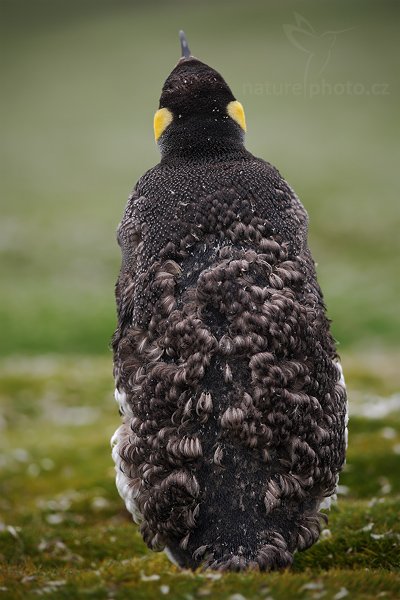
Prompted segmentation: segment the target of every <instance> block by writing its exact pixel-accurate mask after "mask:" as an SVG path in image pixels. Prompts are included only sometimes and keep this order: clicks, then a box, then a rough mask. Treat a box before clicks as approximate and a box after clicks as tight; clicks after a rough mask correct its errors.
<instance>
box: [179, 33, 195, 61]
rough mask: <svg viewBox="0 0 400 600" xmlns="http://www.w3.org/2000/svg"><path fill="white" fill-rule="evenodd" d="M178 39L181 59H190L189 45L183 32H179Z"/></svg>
mask: <svg viewBox="0 0 400 600" xmlns="http://www.w3.org/2000/svg"><path fill="white" fill-rule="evenodd" d="M179 39H180V41H181V51H182V58H190V57H191V56H192V55H191V53H190V48H189V44H188V41H187V39H186V35H185V32H184V31H182V30H181V31H180V32H179Z"/></svg>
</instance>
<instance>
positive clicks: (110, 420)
mask: <svg viewBox="0 0 400 600" xmlns="http://www.w3.org/2000/svg"><path fill="white" fill-rule="evenodd" d="M398 358H399V357H398V356H392V355H390V354H386V355H381V356H380V360H381V361H382V363H383V364H385V365H386V369H381V365H380V361H379V360H377V359H376V357H371V356H365V355H364V356H362V355H359V356H357V357H355V356H354V355H352V356H349V357H347V356H346V355H345V356H344V361H343V362H344V364H345V367H346V375H347V379H348V383H349V387H350V390H351V391H350V400H351V407H352V412H353V416H352V418H351V420H350V437H349V440H350V443H349V451H348V460H347V465H346V467H345V470H344V472H343V474H342V476H341V480H340V484H341V486H342V487H341V488H340V491H341V494H340V495H339V501H338V504H337V505H336V506H334V507H333V508H332V510H331V512H330V515H329V523H328V525H327V526H326V529H325V531H324V533H323V535H322V539H321V541H320V542H318V543H317V544H316V545H314V546H313V547H312V548H311V549H310V550H308V551H306V552H304V553H299V554H297V555H296V557H295V562H294V566H293V569H292V570H291V571H287V572H284V573H273V574H257V573H248V574H242V575H240V574H228V575H223V576H221V575H220V574H215V573H194V574H193V573H191V572H189V571H180V570H178V569H176V568H175V567H174V566H172V565H171V563H169V561H168V560H167V558H166V557H165V556H164V555H163V554H155V553H152V552H150V551H148V550H147V548H146V547H145V545H144V543H143V542H142V540H141V538H140V535H139V534H138V531H137V528H136V526H135V525H134V524H132V523H131V521H130V518H129V516H128V514H127V513H126V511H125V509H124V506H123V503H122V500H121V499H120V498H119V496H118V494H117V492H116V488H115V485H114V470H113V465H112V461H111V456H110V448H109V438H110V437H111V435H112V433H113V431H114V430H115V429H116V427H117V426H118V424H119V417H118V414H117V406H116V404H115V402H114V400H113V398H112V381H111V357H108V358H91V357H84V356H82V357H74V358H73V357H69V358H68V357H61V356H58V357H56V356H53V357H51V356H47V357H46V356H43V357H36V358H34V359H29V358H21V357H19V358H18V357H10V358H8V359H3V360H2V362H1V363H0V366H1V379H0V386H1V387H0V394H1V396H0V400H1V406H2V428H3V431H2V437H1V444H0V515H1V517H0V597H2V596H3V597H5V598H7V599H10V600H13V599H22V598H37V597H38V595H39V596H41V595H43V596H47V597H50V598H55V599H58V598H60V599H61V598H68V599H69V598H96V599H97V598H115V599H123V598H135V599H136V598H138V599H140V598H143V599H145V598H146V599H147V598H160V597H163V596H164V595H165V597H167V598H173V599H179V600H190V599H191V598H193V599H197V598H203V597H210V598H218V599H219V598H221V599H225V598H226V599H232V600H241V596H242V597H244V598H246V599H251V598H254V599H260V600H266V599H267V598H273V599H274V600H286V599H287V598H299V599H304V600H308V599H310V600H311V599H313V598H315V599H317V598H322V597H324V598H326V599H328V600H329V599H334V598H335V597H336V598H337V597H340V594H341V593H342V594H344V593H345V591H347V592H348V593H347V596H346V597H349V598H359V599H360V600H363V599H369V598H371V599H372V598H374V599H375V598H377V597H379V598H380V597H382V598H390V599H393V600H394V599H397V598H398V589H399V586H400V559H399V554H400V553H399V550H400V522H399V519H398V515H399V511H400V476H399V473H400V417H399V414H398V413H397V414H396V413H389V414H387V415H386V416H385V417H384V418H380V419H368V418H365V417H362V416H357V415H359V414H360V412H362V411H361V408H362V407H363V406H364V404H365V402H366V401H367V399H366V398H365V397H366V394H367V393H368V394H369V395H375V396H376V397H377V400H376V402H379V401H380V402H381V403H384V402H385V398H387V397H391V396H392V395H393V393H395V392H396V390H398V389H399V387H400V378H399V374H398V372H397V368H396V366H397V364H398ZM366 390H368V392H367V391H366ZM353 398H354V402H353V401H352V400H353ZM379 398H381V400H379ZM342 588H344V590H343V589H342ZM235 594H236V596H235ZM238 594H241V596H240V595H239V596H238ZM338 594H339V596H337V595H338ZM343 597H345V596H343Z"/></svg>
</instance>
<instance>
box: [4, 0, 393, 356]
mask: <svg viewBox="0 0 400 600" xmlns="http://www.w3.org/2000/svg"><path fill="white" fill-rule="evenodd" d="M0 11H1V19H0V28H1V31H0V33H1V36H0V39H1V43H2V50H3V51H2V52H1V53H0V65H1V69H2V94H1V113H2V116H3V122H2V135H1V140H0V165H1V169H2V173H1V178H0V181H1V184H0V185H1V190H0V202H1V213H2V218H1V224H0V239H1V244H0V270H1V277H2V294H1V307H0V320H1V323H2V335H1V340H0V353H1V354H3V355H5V354H9V353H31V354H34V353H35V352H40V353H48V352H61V353H76V352H78V353H86V352H89V353H93V352H95V353H104V352H105V351H106V349H107V344H108V340H109V338H110V336H111V334H112V331H113V329H114V324H115V312H114V300H113V285H114V281H115V279H116V276H117V272H118V268H119V251H118V247H117V244H116V242H115V233H114V232H115V229H116V226H117V224H118V222H119V220H120V217H121V215H122V211H123V208H124V205H125V202H126V198H127V196H128V194H129V192H130V190H131V188H132V187H133V185H134V183H135V182H136V180H137V179H138V178H139V177H140V175H142V174H143V172H144V171H145V170H146V169H147V168H149V167H151V166H152V165H154V164H155V163H156V162H157V161H158V159H159V155H158V151H157V149H156V147H155V144H154V142H153V134H152V116H153V112H154V110H155V109H156V108H157V106H158V98H159V94H160V90H161V86H162V83H163V81H164V79H165V78H166V76H167V75H168V73H169V72H170V70H171V68H172V67H173V66H174V64H175V62H176V60H177V58H178V54H179V49H178V38H177V31H178V29H179V28H181V27H183V28H185V29H186V32H187V35H188V38H189V41H190V43H191V46H192V49H193V52H194V53H195V54H196V55H198V56H199V57H200V58H202V59H203V60H204V61H206V62H209V63H210V64H211V65H213V66H215V67H216V68H217V69H219V70H220V71H221V72H222V73H223V75H224V76H225V77H226V79H227V81H228V82H229V83H230V84H231V86H232V89H233V90H234V92H235V94H236V95H237V97H238V98H239V99H240V100H242V102H243V104H244V105H245V109H246V116H247V121H248V135H247V146H248V148H249V149H250V150H251V151H252V152H254V153H255V154H256V155H258V156H262V157H264V158H266V159H268V160H270V161H271V162H273V163H274V164H276V165H277V166H278V167H279V169H280V170H281V171H282V173H283V174H284V175H285V177H287V179H288V181H289V182H290V183H291V184H292V185H293V187H294V188H295V189H296V191H297V192H298V194H299V195H300V197H301V199H302V200H303V203H304V204H305V206H306V208H307V210H308V211H309V213H310V218H311V233H310V241H311V246H312V249H313V252H314V256H315V258H316V260H317V261H318V263H319V276H320V281H321V284H322V287H323V290H324V293H325V296H326V300H327V304H328V307H329V313H330V315H331V317H332V318H333V327H334V332H335V335H336V337H337V338H338V339H339V340H340V342H341V344H342V346H343V347H344V348H350V347H351V348H366V347H374V346H375V347H379V346H384V345H388V344H389V345H392V346H393V345H395V344H396V343H397V340H398V337H399V332H400V312H399V311H398V310H397V303H398V302H397V301H398V297H399V293H400V287H399V286H400V280H399V277H397V276H396V275H397V272H398V258H397V257H398V254H399V243H400V241H399V240H400V237H399V235H398V228H399V220H400V212H399V209H398V197H399V178H398V163H399V144H398V135H397V131H396V127H395V124H396V123H397V118H398V104H399V86H398V78H397V70H398V65H397V55H398V52H397V36H398V31H397V29H398V27H397V22H398V19H397V17H398V12H399V7H398V6H396V4H395V3H393V2H390V1H389V0H384V1H383V2H379V3H377V2H374V1H372V0H368V1H366V2H364V1H363V2H361V0H358V1H353V2H351V3H350V2H348V1H345V0H338V1H337V2H335V3H323V4H321V3H319V2H317V1H315V0H302V2H300V3H299V2H298V1H297V0H287V1H285V2H277V1H276V0H274V1H273V2H269V3H266V2H263V1H262V0H251V1H250V2H238V1H234V2H228V1H227V0H224V1H222V2H219V3H211V1H210V0H209V1H206V2H202V3H194V2H187V3H182V2H168V3H147V4H145V5H141V4H139V3H135V2H123V1H122V0H115V1H113V2H109V1H108V0H97V1H96V2H94V1H91V0H83V1H82V2H77V1H76V0H71V1H70V2H67V1H66V0H58V1H57V2H54V1H49V0H36V1H31V0H15V1H13V2H11V1H9V2H8V1H7V0H4V1H2V2H1V3H0ZM294 13H299V14H300V15H301V16H302V17H304V18H305V19H307V20H308V21H309V22H310V24H311V25H312V27H314V29H315V30H316V32H317V33H318V34H320V33H324V32H326V31H339V30H345V29H349V28H350V31H347V32H342V33H340V34H338V37H337V40H336V43H335V45H334V47H333V48H332V52H331V58H330V59H329V61H328V63H327V65H326V67H325V69H324V70H323V72H322V74H320V75H317V74H315V73H314V72H311V73H310V76H309V83H310V84H311V83H312V84H317V85H320V86H322V85H323V82H325V83H326V84H328V86H329V85H334V84H339V86H340V85H341V83H343V82H350V84H351V85H353V84H360V85H361V86H364V88H363V89H365V93H364V92H363V93H362V94H356V93H344V94H343V93H342V94H341V93H340V91H339V93H336V94H335V93H333V94H329V93H327V91H325V92H323V91H321V93H319V94H317V95H316V96H314V97H312V98H310V96H309V94H308V91H307V90H308V88H305V89H306V92H307V93H306V94H305V95H304V94H302V93H301V94H300V95H299V94H297V93H295V92H292V91H291V90H292V87H291V86H293V85H294V84H296V83H300V84H302V82H303V80H304V73H305V64H306V58H307V55H306V54H305V53H304V52H303V51H301V50H300V49H299V48H296V47H295V46H294V45H293V44H292V43H291V42H290V41H289V39H288V38H287V36H286V34H285V32H284V29H283V26H284V24H293V23H294V22H295V14H294ZM315 52H316V57H317V59H318V60H321V59H323V58H324V56H325V53H326V50H324V49H323V48H322V49H321V48H320V47H319V46H317V48H316V50H315ZM374 84H379V85H380V84H383V85H384V88H382V89H381V88H379V89H378V92H379V93H371V90H372V88H371V86H372V85H374ZM268 85H275V89H276V90H277V91H275V92H273V91H272V92H271V91H268ZM280 85H284V86H285V85H286V86H289V88H288V89H289V91H288V92H287V93H283V94H282V93H280V92H279V89H280V88H279V86H280ZM322 89H323V88H322V87H321V90H322ZM328 89H329V87H328ZM379 90H381V91H379ZM382 90H383V91H382ZM367 92H369V93H367Z"/></svg>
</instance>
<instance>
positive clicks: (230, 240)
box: [112, 33, 347, 571]
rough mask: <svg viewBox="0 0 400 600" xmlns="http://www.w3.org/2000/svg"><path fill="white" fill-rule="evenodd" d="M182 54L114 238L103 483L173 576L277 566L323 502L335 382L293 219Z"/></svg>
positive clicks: (333, 359)
mask: <svg viewBox="0 0 400 600" xmlns="http://www.w3.org/2000/svg"><path fill="white" fill-rule="evenodd" d="M181 45H182V58H181V59H180V60H179V62H178V64H177V65H176V67H175V68H174V69H173V70H172V72H171V74H170V75H169V77H168V78H167V80H166V82H165V83H164V86H163V88H162V93H161V98H160V106H159V109H158V110H157V112H156V114H155V118H154V133H155V138H156V141H157V142H158V145H159V148H160V150H161V161H160V163H159V164H158V165H156V166H155V167H153V168H152V169H150V170H149V171H147V173H145V174H144V175H143V176H142V177H141V178H140V180H139V181H138V183H137V184H136V186H135V189H134V191H133V193H132V195H131V196H130V198H129V201H128V204H127V206H126V209H125V213H124V215H123V219H122V221H121V223H120V225H119V228H118V242H119V245H120V247H121V252H122V265H121V271H120V275H119V278H118V281H117V285H116V301H117V310H118V326H117V330H116V332H115V334H114V338H113V350H114V375H115V383H116V392H115V395H116V400H117V401H118V403H119V406H120V411H121V413H122V416H123V423H122V425H121V426H120V427H119V429H118V430H117V431H116V433H115V435H114V436H113V440H112V444H113V458H114V461H115V464H116V473H117V475H116V481H117V487H118V490H119V493H120V494H121V496H122V497H123V499H124V501H125V503H126V506H127V509H128V510H129V511H130V512H131V513H132V515H133V518H134V520H135V521H136V522H137V523H139V524H140V531H141V533H142V536H143V538H144V540H145V542H146V544H147V545H148V546H149V547H150V548H151V549H153V550H156V551H159V550H165V551H166V553H167V554H168V556H169V557H170V558H171V560H173V561H174V562H175V563H176V564H178V565H180V566H182V567H185V568H193V569H194V568H197V567H199V566H203V567H205V568H207V567H208V568H212V569H218V570H235V571H240V570H245V569H259V570H272V569H280V568H285V567H288V566H289V565H290V564H291V563H292V560H293V553H294V552H295V551H296V550H303V549H305V548H308V547H309V546H311V545H312V544H313V543H314V542H315V541H316V540H317V539H318V537H319V533H320V520H321V517H322V514H321V513H320V512H319V510H320V507H321V504H322V503H323V502H324V501H326V499H328V498H329V497H330V496H332V495H333V494H334V493H335V489H336V486H337V482H338V475H339V472H340V470H341V468H342V466H343V463H344V460H345V448H346V432H347V428H346V426H347V416H346V415H347V409H346V407H347V402H346V392H345V386H344V381H343V377H342V374H341V368H340V363H339V360H338V356H337V353H336V349H335V343H334V340H333V338H332V336H331V333H330V330H329V321H328V319H327V317H326V314H325V306H324V301H323V297H322V293H321V291H320V288H319V286H318V283H317V278H316V272H315V265H314V262H313V259H312V257H311V254H310V251H309V248H308V245H307V230H308V217H307V213H306V211H305V209H304V208H303V206H302V204H301V203H300V201H299V199H298V198H297V196H296V194H295V193H294V192H293V190H292V189H291V188H290V187H289V185H288V184H287V183H286V182H285V180H284V179H283V178H282V177H281V175H280V174H279V172H278V171H277V170H276V169H275V168H274V167H273V166H271V165H270V164H269V163H268V162H266V161H264V160H262V159H259V158H256V157H254V156H253V155H252V154H251V153H250V152H248V151H247V150H246V148H245V147H244V133H245V130H246V123H245V116H244V111H243V107H242V105H241V104H240V102H238V101H237V100H236V98H235V97H234V95H233V94H232V91H231V90H230V88H229V86H228V85H227V84H226V82H225V81H224V79H223V78H222V76H221V75H220V74H219V73H218V72H217V71H215V70H214V69H212V68H211V67H209V66H208V65H206V64H204V63H202V62H201V61H199V60H197V59H196V58H194V57H193V56H192V55H191V54H190V51H189V47H188V45H187V41H186V38H185V36H184V34H183V33H181Z"/></svg>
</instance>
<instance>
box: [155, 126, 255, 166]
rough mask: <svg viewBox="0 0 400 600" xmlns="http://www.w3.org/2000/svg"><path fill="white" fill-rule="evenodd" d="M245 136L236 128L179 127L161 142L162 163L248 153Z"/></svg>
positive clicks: (219, 158) (221, 157) (223, 157)
mask: <svg viewBox="0 0 400 600" xmlns="http://www.w3.org/2000/svg"><path fill="white" fill-rule="evenodd" d="M243 137H244V136H243V134H242V133H241V132H238V131H237V130H236V128H232V129H231V128H227V127H225V128H222V127H218V128H217V127H215V126H214V127H207V126H203V127H196V128H193V127H185V126H182V127H179V128H176V129H173V130H171V131H170V132H168V135H165V136H163V139H162V140H161V141H160V144H159V146H160V150H161V161H162V162H163V163H166V162H170V161H176V160H206V161H207V160H210V161H215V160H224V159H226V158H229V157H232V156H235V157H237V156H243V155H246V154H248V152H247V150H246V149H245V147H244V144H243Z"/></svg>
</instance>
